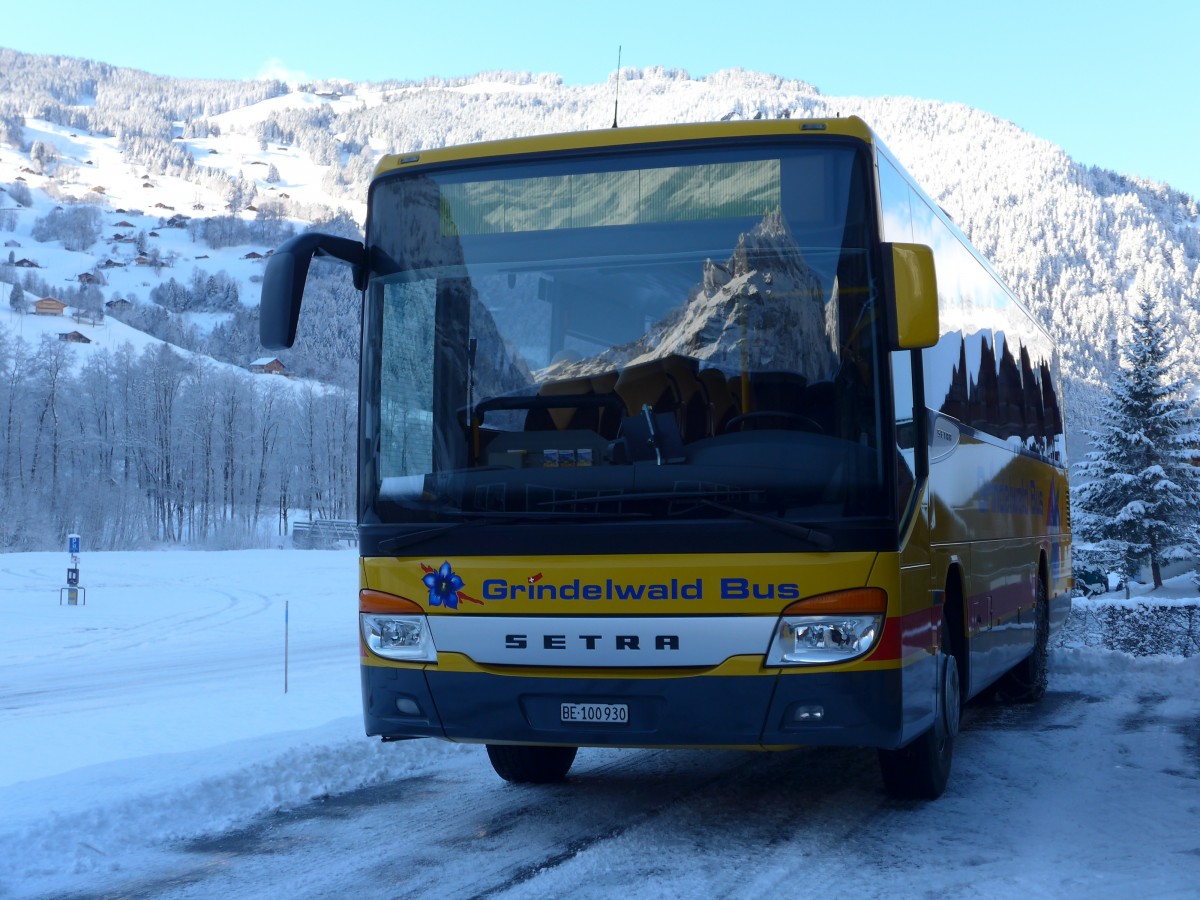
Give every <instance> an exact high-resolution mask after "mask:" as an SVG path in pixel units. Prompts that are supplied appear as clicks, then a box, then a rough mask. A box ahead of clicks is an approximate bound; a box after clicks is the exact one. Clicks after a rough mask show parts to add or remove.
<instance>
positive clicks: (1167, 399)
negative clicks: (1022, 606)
mask: <svg viewBox="0 0 1200 900" xmlns="http://www.w3.org/2000/svg"><path fill="white" fill-rule="evenodd" d="M1132 324H1133V333H1132V337H1131V340H1130V342H1129V344H1128V345H1127V346H1126V347H1125V354H1124V355H1125V365H1124V366H1123V367H1121V368H1120V369H1118V371H1117V373H1116V376H1115V381H1114V383H1113V386H1112V395H1111V397H1110V398H1109V400H1108V401H1107V402H1106V403H1105V405H1104V408H1103V410H1102V411H1101V414H1100V419H1101V427H1100V428H1099V429H1098V430H1096V431H1089V432H1088V436H1089V437H1090V438H1091V442H1092V446H1093V447H1094V448H1095V449H1094V450H1093V451H1092V452H1091V453H1089V454H1088V455H1087V459H1086V461H1085V462H1083V463H1081V464H1080V465H1079V466H1078V467H1077V471H1078V473H1079V474H1080V475H1081V476H1082V477H1083V479H1085V482H1084V483H1083V484H1082V485H1081V486H1080V487H1078V488H1077V489H1076V490H1075V497H1074V499H1075V503H1076V508H1077V511H1076V514H1075V530H1076V532H1077V533H1078V534H1079V536H1080V537H1081V538H1082V539H1083V540H1085V541H1090V542H1092V544H1093V545H1094V548H1095V549H1094V551H1093V552H1094V553H1095V554H1096V555H1098V556H1099V558H1100V561H1103V562H1106V563H1108V565H1110V566H1111V567H1112V568H1113V569H1114V570H1116V571H1119V572H1120V573H1121V574H1122V576H1123V577H1124V579H1125V583H1126V595H1127V596H1128V583H1129V578H1130V577H1131V576H1132V575H1134V574H1135V573H1136V572H1137V571H1138V569H1139V568H1140V567H1141V565H1143V564H1146V563H1148V564H1149V566H1150V572H1151V575H1152V577H1153V579H1154V587H1156V588H1159V587H1162V584H1163V581H1162V564H1163V563H1164V562H1166V561H1168V560H1173V559H1186V558H1188V557H1190V556H1192V555H1194V554H1195V553H1196V551H1197V548H1198V545H1200V530H1198V528H1197V522H1196V509H1197V507H1198V506H1200V468H1198V467H1196V466H1194V465H1192V462H1193V460H1195V459H1197V458H1200V451H1198V450H1197V447H1200V432H1198V431H1197V430H1196V428H1195V425H1194V422H1193V421H1192V420H1190V419H1189V418H1188V404H1187V401H1186V399H1184V396H1185V395H1184V393H1183V390H1182V388H1183V383H1182V381H1181V380H1177V379H1175V378H1174V377H1173V373H1172V370H1173V368H1174V364H1173V363H1172V361H1171V355H1172V351H1173V349H1174V348H1173V346H1172V342H1171V339H1170V337H1169V336H1168V331H1167V329H1166V327H1165V316H1163V315H1162V314H1161V313H1159V312H1157V311H1156V310H1155V304H1154V301H1153V299H1152V298H1151V297H1150V296H1149V295H1148V294H1145V293H1143V294H1142V296H1141V300H1140V301H1139V303H1138V307H1137V311H1136V312H1135V314H1134V316H1133V323H1132Z"/></svg>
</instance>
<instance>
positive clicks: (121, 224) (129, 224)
mask: <svg viewBox="0 0 1200 900" xmlns="http://www.w3.org/2000/svg"><path fill="white" fill-rule="evenodd" d="M136 227H137V226H136V225H134V224H133V223H132V222H126V221H125V220H124V219H122V220H121V221H120V222H118V223H117V224H116V225H114V226H113V228H136Z"/></svg>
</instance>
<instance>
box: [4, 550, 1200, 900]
mask: <svg viewBox="0 0 1200 900" xmlns="http://www.w3.org/2000/svg"><path fill="white" fill-rule="evenodd" d="M85 551H86V546H85ZM69 560H70V558H69V557H68V555H67V554H66V553H65V552H61V553H28V554H11V555H3V556H0V624H2V627H0V897H8V896H12V897H28V896H64V895H72V896H84V895H87V896H99V895H103V896H166V895H170V896H216V895H221V896H230V895H238V896H270V895H278V893H279V892H280V890H281V887H282V889H286V890H287V892H289V893H292V894H294V895H295V896H333V895H337V894H343V895H344V894H346V893H354V894H357V895H362V896H413V895H418V894H422V895H430V896H466V895H476V894H487V895H499V894H503V895H505V896H510V895H511V896H563V895H569V894H573V895H578V896H604V895H606V894H610V893H611V892H612V891H615V890H617V889H618V888H619V889H621V890H623V891H625V892H628V893H632V894H634V895H637V896H652V897H676V896H679V897H683V896H687V897H696V896H704V895H706V894H710V895H726V896H770V895H773V894H776V893H778V892H779V890H780V889H782V888H789V889H791V890H792V891H794V892H795V893H796V894H797V895H800V896H805V895H808V896H811V895H815V894H816V893H821V894H822V895H826V896H847V897H849V896H883V895H890V896H906V895H907V896H922V895H934V894H949V893H954V894H955V895H959V896H1030V897H1037V896H1045V897H1050V896H1089V897H1090V896H1102V897H1110V896H1111V897H1120V896H1127V895H1129V892H1130V891H1134V892H1136V893H1138V894H1139V895H1141V896H1154V897H1159V896H1179V897H1183V896H1193V891H1194V890H1195V885H1196V884H1197V880H1198V879H1200V659H1196V658H1193V659H1187V660H1183V659H1175V658H1166V657H1151V658H1146V659H1134V658H1132V657H1128V656H1124V655H1121V654H1116V653H1111V652H1106V651H1103V650H1098V649H1089V648H1076V649H1070V650H1058V651H1056V652H1055V655H1054V657H1053V664H1052V682H1051V693H1050V694H1049V695H1048V696H1047V698H1046V700H1045V701H1043V703H1042V704H1041V705H1039V706H1038V707H1032V708H1024V707H1022V708H1014V709H1008V708H999V709H997V708H994V707H992V708H984V709H982V710H977V711H975V712H973V713H972V711H971V710H968V713H970V715H969V716H968V718H967V721H966V723H965V726H964V733H963V735H962V736H961V738H960V743H959V749H958V753H957V755H956V760H955V773H954V776H953V778H952V783H951V786H950V788H949V790H948V791H947V793H946V795H945V796H944V797H943V798H942V799H941V800H939V801H937V802H936V803H933V804H898V803H896V802H895V801H888V800H887V799H886V798H884V797H883V795H882V793H881V790H880V788H879V785H878V782H877V776H876V773H875V772H874V755H873V754H872V753H870V752H868V751H836V752H831V751H828V750H822V751H798V753H800V754H801V755H800V756H799V757H794V756H792V755H791V754H739V753H732V752H718V751H697V752H691V751H688V752H656V751H599V750H594V751H583V752H581V754H580V759H579V762H578V763H577V764H576V768H575V769H574V770H573V774H572V779H571V781H570V782H568V784H566V785H560V786H551V787H547V788H544V789H541V788H518V787H514V786H510V785H505V784H503V783H502V782H500V781H499V779H497V778H496V777H495V776H494V775H493V774H492V773H491V771H490V768H489V767H488V764H487V760H486V757H485V755H484V753H483V750H482V748H479V747H464V746H456V745H450V744H445V743H440V742H432V741H414V742H408V743H402V744H391V745H384V744H381V743H379V742H378V741H376V740H370V739H367V738H366V737H364V736H363V734H362V726H361V719H360V715H359V710H360V698H359V683H358V662H357V646H356V634H355V627H356V589H357V568H356V559H355V556H354V555H353V553H352V552H347V551H329V552H321V551H292V550H271V551H268V550H264V551H241V552H213V553H201V552H184V551H162V552H141V553H135V552H129V553H87V552H84V553H83V554H82V556H81V559H80V570H81V579H80V580H81V583H82V584H83V585H84V587H85V588H86V589H87V594H86V605H78V606H70V605H60V602H59V601H60V588H61V587H62V586H63V585H64V584H65V576H66V572H65V569H66V567H67V565H68V563H69ZM1177 592H1178V589H1177ZM285 603H286V616H285ZM285 618H286V620H287V621H286V630H287V645H288V653H287V663H288V669H287V691H286V693H285V691H284V679H285V672H284V663H285V653H284V645H285ZM804 754H808V755H804ZM797 771H798V774H799V777H795V775H796V773H797ZM789 773H792V774H791V775H789ZM364 787H365V788H367V791H366V794H367V795H372V794H373V795H375V799H374V800H373V801H372V802H371V803H365V802H360V800H358V799H353V798H358V797H360V796H361V795H360V794H355V793H353V792H355V791H357V790H358V789H360V788H364ZM825 795H828V796H829V798H831V799H830V800H829V801H828V802H823V801H822V797H823V796H825ZM339 796H346V797H350V798H352V799H351V800H346V801H344V802H343V804H342V806H341V807H338V810H339V811H338V812H337V815H333V816H331V815H330V814H329V811H330V809H332V808H333V806H336V805H337V804H336V801H337V798H338V797H339ZM314 802H315V804H316V806H314ZM322 804H325V806H322ZM378 804H386V805H384V806H379V805H378ZM358 806H364V807H367V808H366V809H364V810H361V811H358V812H354V811H353V809H352V808H357V807H358ZM296 810H300V811H302V814H299V815H298V814H297V813H296V812H295V811H296ZM305 810H308V812H303V811H305ZM352 813H353V815H352ZM347 817H349V819H347ZM359 817H365V818H359ZM772 831H774V833H769V834H768V833H766V832H772ZM268 832H269V833H270V834H272V835H276V836H279V835H284V834H287V835H291V837H289V838H287V839H286V840H284V839H283V838H278V840H279V843H278V845H272V848H271V849H270V850H269V851H263V850H262V849H261V847H259V849H257V850H255V851H254V852H244V848H243V850H236V849H235V850H231V849H230V847H236V846H238V844H239V842H241V844H243V845H245V844H247V843H249V844H256V845H261V844H262V842H263V841H264V840H265V838H264V834H266V833H268ZM822 848H824V850H822ZM264 853H265V855H264ZM197 854H199V856H197ZM313 854H316V856H315V857H314V856H313ZM901 860H903V861H901ZM389 867H390V868H389ZM179 871H185V872H186V873H187V875H186V877H175V876H172V875H171V873H175V872H179ZM806 871H807V872H809V873H810V874H812V875H813V877H817V876H819V878H820V879H821V880H820V881H813V880H809V879H808V878H806V877H805V874H804V873H805V872H806ZM380 872H383V873H390V874H387V877H384V878H382V879H381V880H372V879H373V878H374V877H375V876H377V875H378V874H379V873H380ZM372 873H375V874H374V875H372ZM828 873H840V874H834V875H831V876H829V879H828V880H825V879H826V877H827V875H828ZM173 878H174V880H172V879H173ZM488 878H492V879H493V880H492V881H491V882H488V881H487V880H486V879H488ZM405 879H408V880H405ZM481 885H483V887H481ZM489 885H490V886H489ZM497 885H499V886H498V887H497Z"/></svg>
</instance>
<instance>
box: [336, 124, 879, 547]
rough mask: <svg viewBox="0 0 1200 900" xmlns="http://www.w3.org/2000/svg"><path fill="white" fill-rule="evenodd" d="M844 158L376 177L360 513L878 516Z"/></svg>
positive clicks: (853, 153)
mask: <svg viewBox="0 0 1200 900" xmlns="http://www.w3.org/2000/svg"><path fill="white" fill-rule="evenodd" d="M866 162H867V156H866V153H865V151H864V149H863V148H862V147H861V146H857V147H856V146H855V145H851V144H841V143H835V142H831V141H828V140H826V141H822V142H820V143H813V144H795V143H793V144H789V145H781V144H779V143H770V144H754V145H746V144H743V145H740V146H738V147H735V148H729V147H719V146H712V145H709V146H706V147H688V148H686V149H680V148H675V149H671V150H657V151H646V150H640V151H622V152H616V153H614V152H613V151H607V152H606V153H605V154H604V155H575V156H570V157H562V156H556V157H549V158H541V159H536V160H534V161H513V162H510V163H505V164H503V165H500V164H496V163H492V164H491V165H478V164H476V165H474V166H472V167H471V168H469V169H467V168H441V169H436V170H430V171H425V172H418V173H413V174H407V173H404V174H400V175H396V176H389V177H387V178H384V179H381V180H380V181H379V182H377V183H376V185H375V186H374V188H373V194H372V201H371V221H370V223H369V227H368V243H369V245H370V247H371V254H372V255H371V260H372V269H373V278H372V280H371V283H370V286H369V289H368V296H367V309H366V312H365V329H364V353H363V359H364V376H363V396H364V402H363V409H362V427H363V429H364V438H365V440H364V456H363V459H362V460H361V463H362V464H361V466H360V475H361V478H362V490H363V501H364V506H363V509H364V522H365V523H368V524H369V523H389V522H408V523H426V524H428V523H447V522H455V521H459V522H471V521H474V522H479V521H484V520H496V521H501V520H510V521H513V522H517V521H519V522H522V523H529V522H537V521H544V522H553V523H554V524H555V526H556V527H566V526H568V525H570V524H572V523H580V524H582V523H589V524H594V523H597V522H620V521H636V522H637V523H638V524H639V526H644V525H647V524H651V523H662V524H670V525H676V524H678V523H679V521H680V520H683V519H694V520H702V521H705V522H709V523H713V522H717V523H723V524H724V525H725V526H727V527H728V526H729V525H732V524H737V525H739V526H741V528H742V529H743V530H748V531H753V530H754V529H755V528H758V529H761V528H762V527H763V523H764V522H768V523H774V522H781V523H802V524H804V525H806V526H812V527H822V528H830V527H836V526H838V525H840V524H842V523H846V522H848V521H851V520H855V519H861V518H863V517H873V516H874V517H878V516H884V515H887V510H888V504H889V501H888V496H889V494H888V490H889V488H888V483H887V479H888V472H889V471H894V464H895V463H894V460H895V455H896V451H895V443H894V440H893V439H892V437H891V427H890V426H885V424H884V423H883V421H882V419H881V404H880V402H879V398H880V397H881V396H882V392H881V388H880V371H881V365H886V359H887V357H886V354H885V353H884V352H883V349H882V343H881V337H880V329H881V323H880V322H879V321H878V319H879V318H880V316H878V315H877V314H876V299H875V295H874V288H873V278H872V274H871V264H872V258H871V254H870V252H869V248H870V247H871V241H872V239H873V234H874V229H873V227H872V226H871V224H870V223H872V222H873V215H874V213H873V205H872V202H871V201H870V196H871V194H870V191H869V189H868V188H867V174H866V173H867V172H868V168H867V165H866ZM890 402H891V401H890V397H889V399H888V404H889V405H890ZM889 414H890V411H889ZM885 441H888V442H890V443H891V446H892V450H891V451H890V452H887V453H885V452H884V451H883V446H884V442H885ZM889 466H892V467H893V469H892V470H889ZM746 523H754V524H753V525H750V524H746ZM725 533H726V534H730V533H731V532H729V531H728V530H727V531H726V532H725Z"/></svg>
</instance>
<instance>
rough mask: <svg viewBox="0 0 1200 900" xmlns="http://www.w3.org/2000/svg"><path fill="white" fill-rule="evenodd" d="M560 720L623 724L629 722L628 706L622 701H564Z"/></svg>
mask: <svg viewBox="0 0 1200 900" xmlns="http://www.w3.org/2000/svg"><path fill="white" fill-rule="evenodd" d="M562 721H564V722H583V723H589V724H601V725H604V724H608V725H625V724H628V722H629V706H628V705H627V704H624V703H564V704H562Z"/></svg>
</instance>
